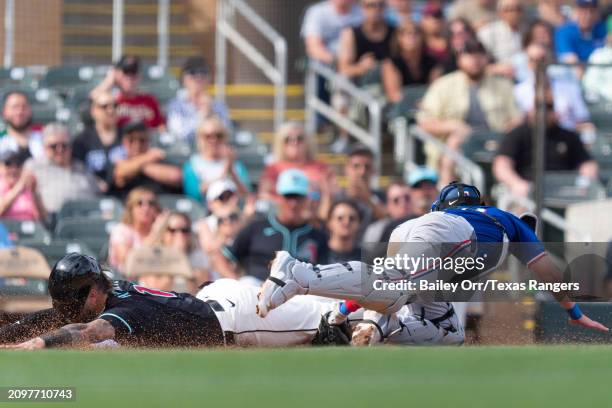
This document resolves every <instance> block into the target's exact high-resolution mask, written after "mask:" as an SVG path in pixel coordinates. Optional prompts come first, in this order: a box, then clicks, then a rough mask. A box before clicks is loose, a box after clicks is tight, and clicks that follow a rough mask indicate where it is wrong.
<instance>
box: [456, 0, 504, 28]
mask: <svg viewBox="0 0 612 408" xmlns="http://www.w3.org/2000/svg"><path fill="white" fill-rule="evenodd" d="M495 17H496V16H495V1H494V0H457V1H456V2H455V4H454V6H453V7H452V8H451V10H450V13H449V18H450V19H453V20H454V19H456V18H462V19H466V20H467V21H468V22H469V23H470V25H471V26H472V27H473V28H474V29H476V30H478V29H480V27H482V26H484V25H485V24H488V23H490V22H492V21H494V20H495Z"/></svg>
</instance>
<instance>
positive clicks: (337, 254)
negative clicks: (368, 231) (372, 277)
mask: <svg viewBox="0 0 612 408" xmlns="http://www.w3.org/2000/svg"><path fill="white" fill-rule="evenodd" d="M360 224H361V213H360V212H359V207H358V206H357V203H355V202H354V201H353V200H351V199H343V200H338V201H336V202H334V203H333V204H332V206H331V210H330V212H329V217H328V219H327V231H328V234H329V239H328V241H327V245H328V246H329V256H328V260H327V261H328V262H329V263H341V262H348V261H352V260H355V259H360V258H361V247H360V246H359V244H358V236H357V231H359V226H360Z"/></svg>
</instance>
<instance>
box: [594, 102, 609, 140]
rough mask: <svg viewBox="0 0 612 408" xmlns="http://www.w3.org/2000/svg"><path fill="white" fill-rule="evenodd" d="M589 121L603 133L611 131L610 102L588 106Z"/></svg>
mask: <svg viewBox="0 0 612 408" xmlns="http://www.w3.org/2000/svg"><path fill="white" fill-rule="evenodd" d="M589 112H590V113H591V121H592V122H593V123H594V124H595V126H597V128H598V129H599V130H600V131H602V132H604V133H612V104H611V103H605V102H602V103H597V104H593V105H590V106H589Z"/></svg>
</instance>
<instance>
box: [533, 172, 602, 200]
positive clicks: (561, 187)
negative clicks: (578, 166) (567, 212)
mask: <svg viewBox="0 0 612 408" xmlns="http://www.w3.org/2000/svg"><path fill="white" fill-rule="evenodd" d="M605 197H606V189H605V187H604V186H603V184H601V182H600V181H598V180H595V181H590V180H588V179H586V178H584V177H581V176H580V175H579V174H578V173H577V172H571V171H569V172H546V174H545V176H544V201H545V203H546V205H548V206H550V207H556V208H564V207H567V206H568V205H570V204H573V203H578V202H582V201H590V200H600V199H603V198H605Z"/></svg>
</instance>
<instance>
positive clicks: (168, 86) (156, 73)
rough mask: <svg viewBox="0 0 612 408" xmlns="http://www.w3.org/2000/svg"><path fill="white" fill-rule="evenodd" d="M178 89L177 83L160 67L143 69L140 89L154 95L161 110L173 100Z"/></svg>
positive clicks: (151, 66) (153, 66)
mask: <svg viewBox="0 0 612 408" xmlns="http://www.w3.org/2000/svg"><path fill="white" fill-rule="evenodd" d="M179 88H180V84H179V81H178V80H177V79H176V78H174V77H173V76H172V75H170V73H168V72H167V71H165V70H164V69H162V68H161V67H159V66H156V65H150V66H145V67H143V69H142V74H141V83H140V89H141V90H142V91H143V92H148V93H151V94H153V95H155V97H156V98H157V100H158V101H159V104H160V106H161V107H162V108H165V106H166V105H167V104H168V102H170V100H171V99H172V98H174V96H175V95H176V91H178V89H179Z"/></svg>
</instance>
